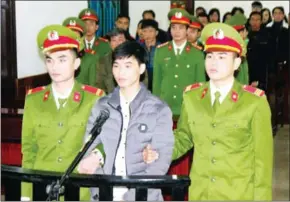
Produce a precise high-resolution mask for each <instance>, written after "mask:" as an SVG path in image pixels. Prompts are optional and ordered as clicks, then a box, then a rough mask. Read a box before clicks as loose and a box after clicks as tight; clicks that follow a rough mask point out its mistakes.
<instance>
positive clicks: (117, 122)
mask: <svg viewBox="0 0 290 202" xmlns="http://www.w3.org/2000/svg"><path fill="white" fill-rule="evenodd" d="M146 60H147V54H146V51H145V50H144V48H143V47H142V46H141V45H140V44H139V43H137V42H132V41H127V42H125V43H123V44H121V45H119V46H118V47H116V48H115V49H114V51H113V54H112V62H113V67H112V71H113V75H114V78H115V80H116V82H117V84H118V87H116V88H115V89H114V91H113V92H112V93H110V94H109V95H107V96H105V97H104V98H102V99H100V100H99V101H98V102H96V103H95V105H94V107H93V108H92V112H91V115H90V117H89V120H88V123H87V130H86V133H85V138H84V140H86V138H87V137H88V136H89V135H90V130H91V128H92V127H93V125H94V122H95V120H96V118H97V116H98V115H99V113H100V111H101V110H104V109H107V110H109V112H110V117H109V118H108V119H107V121H106V122H105V123H104V125H103V128H102V132H101V133H100V135H99V136H98V137H97V138H96V140H95V141H94V143H93V145H92V146H91V147H90V148H89V150H88V152H87V155H86V156H85V158H84V159H83V160H82V161H81V162H80V164H79V168H78V171H79V172H80V173H84V174H105V175H116V176H133V175H139V176H140V175H143V176H146V175H166V173H167V170H168V168H169V165H170V163H171V156H172V150H173V145H174V137H173V132H172V119H171V117H172V112H171V110H170V108H169V107H168V105H167V104H166V103H165V102H164V101H161V100H160V99H159V98H157V97H156V96H153V95H152V94H151V93H150V91H148V90H147V89H146V87H145V86H144V85H143V84H142V83H141V82H140V75H142V74H144V72H145V70H146V65H145V64H146V62H147V61H146ZM99 144H102V145H103V151H104V154H105V160H104V156H100V155H102V152H101V151H100V150H98V151H99V152H98V151H96V150H95V151H94V149H95V147H96V145H99ZM148 144H151V147H152V149H156V150H157V151H158V152H159V153H160V156H162V159H161V158H160V159H159V160H156V161H155V162H153V163H151V164H150V165H149V164H146V163H145V162H143V157H142V151H143V149H144V148H145V147H146V146H147V145H148ZM96 152H97V154H96ZM102 161H103V162H104V164H103V166H102V165H101V162H102ZM91 193H92V195H91V196H92V198H93V199H98V189H97V188H91ZM135 196H136V190H135V189H133V188H128V187H117V186H116V187H113V201H134V200H135ZM146 200H148V201H162V200H163V197H162V194H161V190H160V189H149V190H148V196H147V198H146Z"/></svg>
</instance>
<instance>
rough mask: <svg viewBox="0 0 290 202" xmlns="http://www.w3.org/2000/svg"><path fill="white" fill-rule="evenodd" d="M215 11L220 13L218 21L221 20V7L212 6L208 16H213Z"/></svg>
mask: <svg viewBox="0 0 290 202" xmlns="http://www.w3.org/2000/svg"><path fill="white" fill-rule="evenodd" d="M214 13H217V14H218V16H219V17H218V22H220V21H221V14H220V11H219V9H217V8H212V9H210V11H209V13H208V16H211V15H212V14H214Z"/></svg>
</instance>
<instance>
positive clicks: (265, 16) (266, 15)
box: [261, 8, 272, 26]
mask: <svg viewBox="0 0 290 202" xmlns="http://www.w3.org/2000/svg"><path fill="white" fill-rule="evenodd" d="M261 14H262V25H263V26H267V24H269V23H270V22H272V16H271V11H270V10H269V9H268V8H263V9H262V10H261Z"/></svg>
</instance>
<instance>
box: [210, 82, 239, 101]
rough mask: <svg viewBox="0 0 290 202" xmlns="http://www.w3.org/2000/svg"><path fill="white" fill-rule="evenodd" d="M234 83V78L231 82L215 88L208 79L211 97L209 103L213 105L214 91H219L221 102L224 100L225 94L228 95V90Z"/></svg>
mask: <svg viewBox="0 0 290 202" xmlns="http://www.w3.org/2000/svg"><path fill="white" fill-rule="evenodd" d="M233 85H234V79H233V81H232V82H231V83H229V84H228V85H225V86H222V87H220V88H217V87H216V86H215V85H214V84H213V82H212V81H211V80H210V81H209V86H210V97H211V104H212V105H213V103H214V100H215V95H214V94H215V92H216V91H219V92H220V94H221V96H220V99H219V100H220V103H222V102H223V101H224V99H225V98H226V96H227V95H228V93H229V92H230V90H231V89H232V87H233Z"/></svg>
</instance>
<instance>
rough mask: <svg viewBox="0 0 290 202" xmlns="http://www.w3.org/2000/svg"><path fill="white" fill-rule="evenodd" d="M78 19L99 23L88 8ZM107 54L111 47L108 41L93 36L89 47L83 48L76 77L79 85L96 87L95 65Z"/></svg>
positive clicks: (94, 14) (95, 15)
mask: <svg viewBox="0 0 290 202" xmlns="http://www.w3.org/2000/svg"><path fill="white" fill-rule="evenodd" d="M79 18H80V19H82V20H83V21H85V20H94V21H96V22H98V21H99V19H98V16H97V14H96V12H95V11H94V10H93V9H89V8H88V9H84V10H82V11H81V12H80V14H79ZM84 38H85V37H84ZM84 40H85V39H84ZM85 45H86V44H85ZM109 52H111V47H110V45H109V43H108V41H107V40H106V39H104V38H101V37H97V36H95V39H94V41H93V43H92V44H91V47H87V46H85V53H84V55H83V57H82V63H81V68H80V72H79V74H78V75H77V77H76V79H77V80H78V81H79V82H81V83H84V84H88V85H92V86H96V79H97V74H98V72H97V71H96V68H97V64H98V62H99V60H100V58H101V57H103V56H104V55H106V54H107V53H109Z"/></svg>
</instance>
